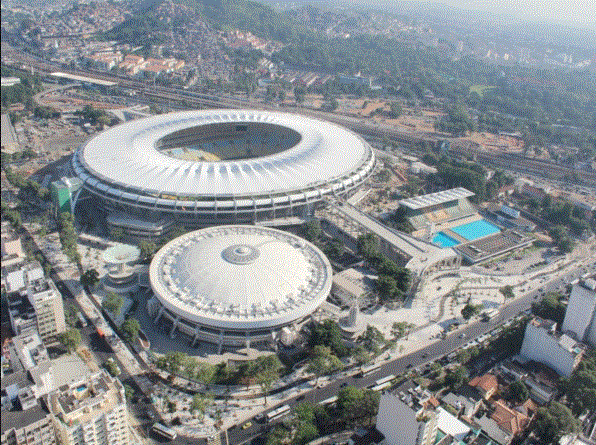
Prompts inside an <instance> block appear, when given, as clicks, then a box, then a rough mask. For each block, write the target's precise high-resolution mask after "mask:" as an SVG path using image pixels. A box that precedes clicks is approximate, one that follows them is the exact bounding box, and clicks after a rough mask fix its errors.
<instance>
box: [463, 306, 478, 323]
mask: <svg viewBox="0 0 596 445" xmlns="http://www.w3.org/2000/svg"><path fill="white" fill-rule="evenodd" d="M480 309H482V305H480V304H472V303H467V304H466V305H465V306H464V307H463V309H462V310H461V316H462V317H464V318H465V319H466V320H469V319H470V318H472V317H473V316H474V315H478V314H479V313H480Z"/></svg>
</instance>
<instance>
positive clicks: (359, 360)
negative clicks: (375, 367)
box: [351, 345, 372, 366]
mask: <svg viewBox="0 0 596 445" xmlns="http://www.w3.org/2000/svg"><path fill="white" fill-rule="evenodd" d="M351 356H352V359H353V360H354V361H355V362H356V364H358V365H359V366H363V365H365V364H367V363H368V362H370V360H371V359H372V356H371V354H370V352H368V351H367V350H366V349H364V348H363V347H362V346H360V345H358V346H356V347H355V348H352V353H351Z"/></svg>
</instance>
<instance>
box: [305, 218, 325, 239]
mask: <svg viewBox="0 0 596 445" xmlns="http://www.w3.org/2000/svg"><path fill="white" fill-rule="evenodd" d="M301 233H302V236H303V237H304V238H305V239H307V240H308V241H310V242H311V243H314V242H316V241H318V240H319V239H320V238H321V235H322V234H323V231H322V230H321V223H320V222H319V220H318V219H313V220H310V221H308V222H306V223H304V224H302V227H301Z"/></svg>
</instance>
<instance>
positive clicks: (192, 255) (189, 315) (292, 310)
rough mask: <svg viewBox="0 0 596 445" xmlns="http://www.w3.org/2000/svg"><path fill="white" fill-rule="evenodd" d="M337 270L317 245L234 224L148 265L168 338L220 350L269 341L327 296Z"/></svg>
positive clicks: (154, 309) (197, 236)
mask: <svg viewBox="0 0 596 445" xmlns="http://www.w3.org/2000/svg"><path fill="white" fill-rule="evenodd" d="M332 275H333V273H332V269H331V264H330V263H329V260H328V259H327V257H326V256H325V255H324V254H323V252H321V251H320V250H319V249H318V248H317V247H316V246H314V245H313V244H311V243H309V242H308V241H306V240H304V239H302V238H300V237H298V236H295V235H293V234H290V233H287V232H283V231H281V230H277V229H272V228H265V227H259V226H246V225H229V226H219V227H209V228H206V229H201V230H197V231H194V232H189V233H187V234H185V235H182V236H180V237H179V238H176V239H174V240H173V241H170V242H169V243H167V244H166V245H165V246H164V247H163V248H162V249H160V250H159V252H157V254H156V255H155V257H154V258H153V260H152V262H151V266H150V269H149V279H150V282H151V288H152V290H153V297H152V298H151V299H150V300H149V302H148V304H147V309H148V311H149V314H150V315H151V316H152V317H153V318H154V320H155V322H156V323H157V322H159V321H160V319H162V317H166V318H167V319H168V320H169V321H170V322H171V328H170V329H171V331H170V335H171V336H173V335H174V334H175V333H176V332H182V333H184V334H186V335H188V336H189V337H190V338H191V339H192V344H196V343H197V342H198V341H206V342H209V343H214V344H217V345H218V346H219V349H220V350H221V348H222V347H244V346H254V345H256V344H268V343H271V342H272V341H273V340H275V339H276V338H277V334H278V333H279V331H280V330H281V329H282V328H283V327H285V326H289V325H292V324H294V323H297V322H300V321H302V320H303V319H304V318H306V317H308V316H309V315H310V314H312V313H313V312H314V311H315V310H316V309H317V308H318V307H319V306H320V305H321V304H322V303H323V302H324V301H325V300H326V298H327V296H328V295H329V292H330V290H331V283H332Z"/></svg>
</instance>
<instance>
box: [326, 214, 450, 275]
mask: <svg viewBox="0 0 596 445" xmlns="http://www.w3.org/2000/svg"><path fill="white" fill-rule="evenodd" d="M330 205H331V210H332V211H333V212H335V213H336V214H338V215H341V216H343V218H344V219H346V220H348V221H349V222H351V224H352V225H355V226H356V227H353V229H354V230H353V231H355V232H356V233H358V232H359V231H360V232H361V231H365V232H372V233H374V234H375V235H376V236H378V237H379V238H380V239H381V248H383V247H385V250H386V251H387V250H388V251H389V252H391V251H394V252H395V253H396V254H398V255H400V256H401V257H402V258H404V259H405V263H406V264H405V266H406V267H407V268H408V269H410V270H411V271H412V272H413V273H414V274H416V275H418V276H421V275H423V274H424V273H426V272H427V271H429V270H431V269H434V268H440V267H442V266H449V267H453V265H454V264H456V263H458V262H459V256H458V255H457V253H456V252H455V250H453V249H451V248H441V247H438V246H435V245H434V244H432V243H429V242H427V241H423V240H421V239H417V238H414V237H413V236H411V235H408V234H406V233H404V232H400V231H398V230H395V229H392V228H391V227H387V226H385V225H384V224H382V223H380V222H379V221H377V220H375V219H373V218H371V217H370V216H368V215H367V214H366V213H363V212H361V211H360V210H358V209H356V208H355V207H352V206H350V205H349V204H346V203H330ZM347 225H350V224H349V223H348V224H347ZM355 238H357V236H356V237H355ZM387 247H388V248H387Z"/></svg>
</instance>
